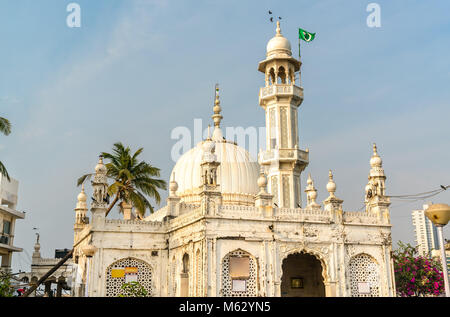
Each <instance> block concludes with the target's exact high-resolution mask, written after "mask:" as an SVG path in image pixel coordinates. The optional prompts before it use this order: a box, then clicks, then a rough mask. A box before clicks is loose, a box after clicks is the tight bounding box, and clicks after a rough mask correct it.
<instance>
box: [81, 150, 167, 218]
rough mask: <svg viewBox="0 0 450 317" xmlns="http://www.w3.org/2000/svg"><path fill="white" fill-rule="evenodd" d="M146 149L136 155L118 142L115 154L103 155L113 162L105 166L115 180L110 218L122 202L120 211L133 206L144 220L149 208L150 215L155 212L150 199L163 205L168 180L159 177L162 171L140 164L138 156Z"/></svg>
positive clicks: (87, 175)
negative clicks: (126, 206) (113, 210)
mask: <svg viewBox="0 0 450 317" xmlns="http://www.w3.org/2000/svg"><path fill="white" fill-rule="evenodd" d="M143 150H144V149H143V148H139V149H138V150H137V151H136V152H135V153H134V154H131V149H130V147H128V146H127V147H125V146H124V145H123V144H122V143H120V142H118V143H115V144H114V146H113V151H112V153H107V152H102V156H103V158H105V159H106V160H109V162H108V163H107V164H105V166H106V168H107V176H108V178H110V179H112V181H113V183H112V184H111V185H110V186H109V187H108V195H109V196H110V197H114V198H113V200H112V202H111V203H110V205H109V206H108V209H107V211H106V216H107V215H108V214H109V212H110V211H111V210H112V208H113V207H114V206H115V205H116V203H117V202H119V210H120V212H123V208H122V206H123V203H127V204H131V205H132V206H134V207H135V208H136V211H137V213H138V216H139V217H140V218H143V217H144V215H145V212H146V211H147V209H148V210H150V213H153V212H154V210H153V206H152V205H151V204H150V202H149V201H148V199H147V197H149V198H153V199H155V201H156V203H157V204H160V202H161V196H160V195H159V192H158V190H159V189H164V190H165V189H166V187H167V184H166V182H165V181H164V180H161V179H158V178H156V177H159V176H160V170H159V168H157V167H154V166H152V165H150V164H149V163H146V162H144V161H139V159H138V156H139V155H140V154H141V153H142V151H143ZM92 175H93V174H86V175H83V176H81V177H80V178H79V179H78V186H80V185H81V184H82V183H83V182H84V181H85V180H86V179H87V178H88V177H90V176H92Z"/></svg>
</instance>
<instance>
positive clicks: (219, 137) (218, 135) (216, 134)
mask: <svg viewBox="0 0 450 317" xmlns="http://www.w3.org/2000/svg"><path fill="white" fill-rule="evenodd" d="M213 110H214V114H213V115H212V117H211V118H212V119H213V120H214V131H213V135H212V139H213V140H214V141H219V142H220V141H223V139H224V138H223V134H222V130H220V122H221V121H222V119H223V117H222V115H221V114H220V112H221V111H222V108H221V107H220V100H219V84H216V91H215V100H214V108H213Z"/></svg>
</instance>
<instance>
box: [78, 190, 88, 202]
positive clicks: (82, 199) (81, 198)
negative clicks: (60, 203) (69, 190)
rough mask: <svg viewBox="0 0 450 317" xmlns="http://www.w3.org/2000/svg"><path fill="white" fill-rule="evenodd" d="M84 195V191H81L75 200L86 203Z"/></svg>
mask: <svg viewBox="0 0 450 317" xmlns="http://www.w3.org/2000/svg"><path fill="white" fill-rule="evenodd" d="M86 198H87V197H86V194H85V192H84V190H82V191H81V192H80V193H79V194H78V196H77V200H78V201H83V202H85V201H86Z"/></svg>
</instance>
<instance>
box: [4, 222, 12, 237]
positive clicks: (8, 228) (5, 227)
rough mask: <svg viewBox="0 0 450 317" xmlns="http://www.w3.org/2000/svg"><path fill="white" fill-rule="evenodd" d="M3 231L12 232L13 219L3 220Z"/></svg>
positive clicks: (5, 232)
mask: <svg viewBox="0 0 450 317" xmlns="http://www.w3.org/2000/svg"><path fill="white" fill-rule="evenodd" d="M3 233H4V234H11V221H6V220H4V221H3Z"/></svg>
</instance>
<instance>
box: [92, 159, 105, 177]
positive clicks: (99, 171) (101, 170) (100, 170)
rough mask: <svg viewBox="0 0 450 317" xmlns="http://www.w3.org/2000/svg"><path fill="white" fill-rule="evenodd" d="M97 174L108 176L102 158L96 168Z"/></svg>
mask: <svg viewBox="0 0 450 317" xmlns="http://www.w3.org/2000/svg"><path fill="white" fill-rule="evenodd" d="M95 172H96V173H97V174H106V173H107V169H106V166H105V164H103V158H102V157H101V156H100V158H99V160H98V163H97V165H96V166H95Z"/></svg>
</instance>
